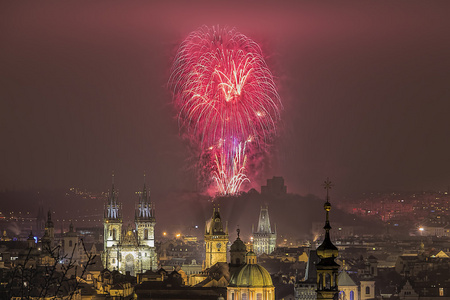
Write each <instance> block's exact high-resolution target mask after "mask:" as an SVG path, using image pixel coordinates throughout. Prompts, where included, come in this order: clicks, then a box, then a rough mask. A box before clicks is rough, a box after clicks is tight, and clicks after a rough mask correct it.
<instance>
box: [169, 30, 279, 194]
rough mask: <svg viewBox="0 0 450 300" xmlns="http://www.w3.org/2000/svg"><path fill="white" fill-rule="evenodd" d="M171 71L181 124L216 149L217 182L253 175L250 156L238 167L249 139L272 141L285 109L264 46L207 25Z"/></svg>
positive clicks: (202, 143)
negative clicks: (247, 168)
mask: <svg viewBox="0 0 450 300" xmlns="http://www.w3.org/2000/svg"><path fill="white" fill-rule="evenodd" d="M171 74H172V75H171V77H170V80H169V85H170V86H171V87H172V89H173V91H174V99H175V103H176V106H177V108H178V109H179V124H180V128H181V129H182V130H183V131H184V132H185V133H187V136H188V137H189V139H190V140H191V141H192V142H193V143H195V144H197V145H199V146H200V150H201V151H202V152H205V151H216V153H215V155H214V157H215V160H216V164H217V166H218V170H216V172H215V174H216V175H215V179H216V181H217V177H218V176H217V174H226V176H219V177H220V178H221V180H220V181H221V182H224V181H225V182H234V181H236V178H234V177H233V176H236V175H238V176H239V178H245V179H244V180H248V179H247V177H246V176H245V175H244V172H245V159H243V161H244V163H243V165H242V164H239V165H240V166H239V167H237V168H236V167H235V165H236V163H235V162H236V160H239V161H241V159H240V157H241V156H242V153H241V152H242V148H244V149H245V147H243V145H244V143H245V144H246V145H247V148H252V147H253V148H255V147H254V146H255V145H257V146H258V147H257V148H259V149H262V148H264V147H265V146H266V145H267V143H268V141H269V140H270V138H271V136H272V135H273V133H274V131H275V126H276V122H277V121H278V119H279V110H280V108H281V102H280V98H279V96H278V93H277V91H276V88H275V84H274V81H273V76H272V74H271V72H270V70H269V68H268V67H267V64H266V63H265V61H264V57H263V55H262V51H261V48H260V47H259V45H258V44H257V43H255V42H254V41H253V40H251V39H249V38H248V37H246V36H245V35H243V34H241V33H239V32H237V31H236V30H235V29H231V30H228V29H227V28H219V27H212V28H211V27H207V26H203V27H201V28H200V29H198V30H197V31H194V32H192V33H191V34H190V35H189V36H188V37H187V38H186V39H185V40H184V41H183V43H182V44H181V46H180V48H179V50H178V53H177V55H176V57H175V60H174V63H173V67H172V72H171ZM244 156H245V153H244ZM219 162H220V163H219ZM223 165H224V166H225V167H224V169H220V168H219V166H223ZM243 175H244V176H243ZM223 178H226V179H223ZM241 183H242V181H241V182H240V184H241ZM240 184H239V186H240ZM238 189H239V188H238ZM219 190H222V189H221V188H220V187H219ZM225 190H228V189H227V188H225ZM232 190H236V188H233V189H232ZM221 193H222V194H223V193H225V194H227V193H235V192H226V191H225V192H224V191H221Z"/></svg>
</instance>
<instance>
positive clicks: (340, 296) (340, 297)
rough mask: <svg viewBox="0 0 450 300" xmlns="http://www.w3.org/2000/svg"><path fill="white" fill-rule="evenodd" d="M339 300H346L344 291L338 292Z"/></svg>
mask: <svg viewBox="0 0 450 300" xmlns="http://www.w3.org/2000/svg"><path fill="white" fill-rule="evenodd" d="M339 300H346V299H345V292H344V291H340V292H339Z"/></svg>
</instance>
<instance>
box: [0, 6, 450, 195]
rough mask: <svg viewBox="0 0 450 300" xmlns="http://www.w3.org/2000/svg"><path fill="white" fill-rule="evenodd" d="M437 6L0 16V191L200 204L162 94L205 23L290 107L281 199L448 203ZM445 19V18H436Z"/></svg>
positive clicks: (271, 169) (271, 170)
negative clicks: (418, 193) (183, 50)
mask: <svg viewBox="0 0 450 300" xmlns="http://www.w3.org/2000/svg"><path fill="white" fill-rule="evenodd" d="M442 7H443V6H442V5H438V2H432V3H426V4H425V3H423V2H410V3H408V5H407V6H406V7H405V6H403V5H402V4H401V3H392V2H389V3H387V2H382V3H357V4H355V3H352V4H351V5H350V4H333V3H327V5H325V4H319V3H296V2H288V3H285V4H284V5H273V4H271V3H259V4H258V5H254V4H252V3H239V4H238V3H235V5H221V4H218V3H210V2H199V3H196V4H193V5H192V6H189V7H186V6H185V5H182V4H181V3H180V2H172V3H167V4H162V3H157V4H156V3H145V2H136V3H133V4H130V5H127V6H126V7H123V6H121V5H120V4H118V3H112V4H108V5H105V3H103V2H91V3H89V4H86V5H83V6H78V5H77V4H76V3H74V2H64V3H39V4H36V3H31V2H30V3H27V4H19V3H2V4H1V8H2V9H1V15H2V17H1V28H2V30H1V33H0V35H1V39H2V41H3V43H2V44H3V45H4V46H3V47H1V49H0V52H1V58H0V59H1V60H2V63H1V64H2V68H1V70H0V72H1V73H0V78H1V79H0V85H1V88H0V96H1V99H2V101H1V103H2V109H1V112H0V113H1V116H0V119H1V120H2V126H1V131H2V132H1V134H2V137H3V138H2V140H3V143H2V144H3V145H4V146H3V147H2V150H1V151H2V155H1V160H2V163H1V165H2V168H1V170H0V178H1V180H0V184H1V186H0V188H1V189H3V190H5V189H8V190H20V189H29V188H34V189H41V188H46V189H56V188H69V187H78V188H85V189H87V190H91V191H97V192H98V191H106V190H107V189H108V188H109V186H110V182H111V173H112V171H114V172H115V174H116V183H117V185H118V186H119V189H120V192H121V197H122V198H128V197H131V196H132V195H133V193H134V191H136V190H138V189H140V188H141V184H142V182H143V173H144V172H146V178H147V179H146V181H147V182H148V184H149V186H150V188H151V190H152V193H155V195H161V194H164V193H167V192H169V191H173V190H187V191H196V190H197V183H196V182H195V176H194V173H193V170H192V168H190V162H189V161H188V158H189V157H188V154H187V152H188V150H187V149H188V147H187V145H186V143H184V142H183V141H182V140H181V139H180V137H179V132H178V124H177V120H176V114H177V112H176V111H175V110H174V109H173V106H172V98H171V92H170V91H169V89H168V88H167V81H168V77H169V70H170V65H171V63H172V60H173V57H174V55H175V52H176V49H177V46H178V45H179V43H180V42H181V41H182V40H183V39H184V38H185V37H186V36H187V34H188V33H189V32H191V31H193V30H196V29H197V28H198V27H200V26H202V25H204V24H206V25H209V26H212V25H217V24H221V25H228V26H231V27H236V29H237V30H239V31H240V32H242V33H244V34H245V35H247V36H249V37H251V38H252V39H254V40H255V41H257V42H258V43H260V45H261V47H262V50H263V53H264V55H265V56H266V61H267V63H268V65H269V67H270V68H271V70H272V73H273V74H274V77H275V81H276V84H277V86H278V90H279V94H280V97H281V100H282V103H283V107H284V109H283V110H282V112H281V120H282V122H281V123H280V128H279V130H278V137H277V139H276V141H275V142H274V146H273V148H272V149H271V152H272V155H271V157H272V159H271V160H270V162H267V164H268V167H267V168H266V170H267V173H266V174H261V175H260V176H258V177H257V178H255V179H254V180H252V186H253V187H259V186H260V185H262V184H264V183H265V179H266V178H271V177H272V176H274V175H278V176H283V177H284V178H285V181H286V184H287V185H288V187H289V191H290V192H294V193H299V194H303V195H304V194H308V193H314V194H319V193H321V187H320V182H322V180H323V179H324V178H326V177H327V176H328V177H330V178H335V180H334V181H335V182H336V184H337V186H338V187H339V188H338V189H336V193H338V194H339V195H346V194H351V193H355V192H363V191H386V190H427V189H438V190H444V189H446V188H447V185H448V184H449V183H450V178H449V175H448V171H447V170H448V169H449V165H448V164H449V163H450V162H449V161H448V159H446V157H447V153H449V150H450V143H449V142H448V139H447V138H446V137H447V136H448V133H449V128H450V126H449V125H450V124H449V122H450V121H449V119H448V117H447V112H448V111H449V108H450V104H449V102H448V98H449V93H450V91H449V88H448V79H449V73H448V70H449V69H450V68H449V67H450V66H449V63H450V62H449V60H448V59H447V55H448V53H449V50H450V49H449V48H450V42H449V41H448V38H447V37H448V36H449V31H450V26H448V25H449V24H448V18H447V13H448V10H446V9H442ZM444 7H445V6H444Z"/></svg>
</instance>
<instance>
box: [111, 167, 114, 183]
mask: <svg viewBox="0 0 450 300" xmlns="http://www.w3.org/2000/svg"><path fill="white" fill-rule="evenodd" d="M111 181H112V184H113V185H114V170H113V171H112V174H111Z"/></svg>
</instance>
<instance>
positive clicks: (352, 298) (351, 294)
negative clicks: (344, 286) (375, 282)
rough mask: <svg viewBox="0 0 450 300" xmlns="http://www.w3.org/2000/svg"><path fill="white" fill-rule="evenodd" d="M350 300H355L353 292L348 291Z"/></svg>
mask: <svg viewBox="0 0 450 300" xmlns="http://www.w3.org/2000/svg"><path fill="white" fill-rule="evenodd" d="M350 300H355V292H353V291H350Z"/></svg>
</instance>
